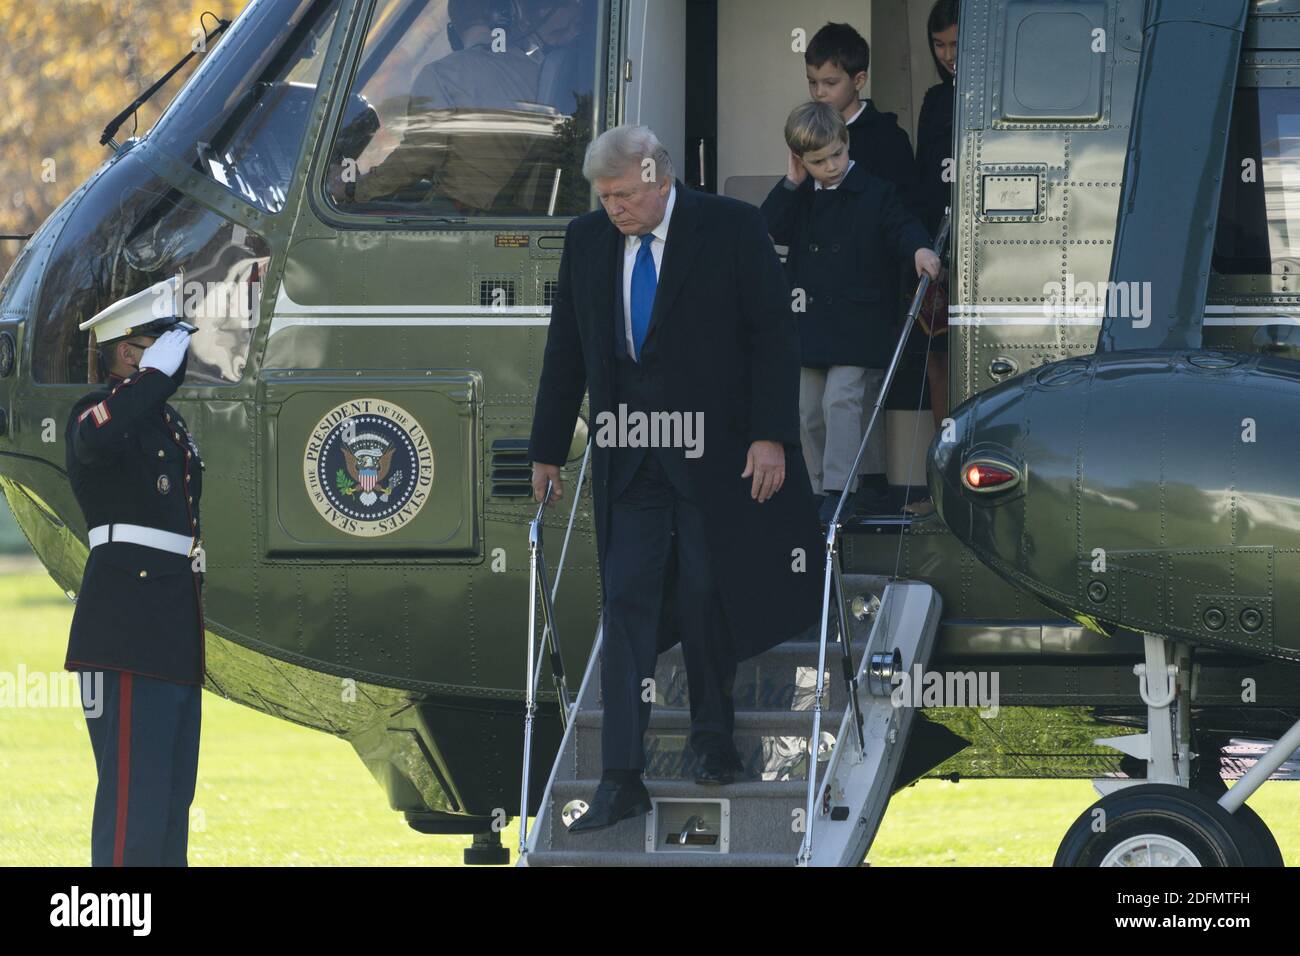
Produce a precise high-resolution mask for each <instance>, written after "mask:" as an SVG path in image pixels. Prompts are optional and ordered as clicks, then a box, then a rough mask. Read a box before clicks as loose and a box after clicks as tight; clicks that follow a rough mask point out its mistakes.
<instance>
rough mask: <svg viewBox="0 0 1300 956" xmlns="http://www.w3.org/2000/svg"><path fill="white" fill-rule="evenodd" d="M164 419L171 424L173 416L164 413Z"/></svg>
mask: <svg viewBox="0 0 1300 956" xmlns="http://www.w3.org/2000/svg"><path fill="white" fill-rule="evenodd" d="M163 418H165V419H167V421H169V422H170V421H171V420H172V416H171V414H170V413H168V412H163Z"/></svg>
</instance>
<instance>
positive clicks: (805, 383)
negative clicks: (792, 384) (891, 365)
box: [799, 365, 885, 494]
mask: <svg viewBox="0 0 1300 956" xmlns="http://www.w3.org/2000/svg"><path fill="white" fill-rule="evenodd" d="M884 379H885V371H884V369H878V368H859V367H858V366H856V365H832V366H831V367H830V368H828V369H819V368H804V369H800V370H799V440H800V441H801V442H802V443H803V457H804V462H805V463H806V464H807V465H808V477H809V479H811V481H812V487H813V491H814V492H815V493H816V494H822V493H823V492H824V491H825V490H826V489H827V488H829V489H831V490H833V491H843V490H844V485H845V482H847V481H849V479H850V475H849V471H850V469H852V467H853V459H854V457H855V456H856V455H857V453H858V445H860V444H861V443H862V433H863V431H864V430H865V429H866V427H867V420H868V419H869V418H870V417H871V412H870V409H871V406H872V405H874V404H875V401H876V396H877V395H879V394H880V386H881V385H883V384H884ZM884 470H885V416H884V414H883V411H882V414H881V415H880V418H879V419H878V420H877V421H876V427H875V428H874V429H872V432H871V441H869V442H868V443H867V450H866V452H865V453H864V454H863V456H862V464H861V466H860V467H859V468H858V472H859V474H863V475H870V474H877V473H883V472H884ZM852 477H853V486H852V488H851V489H850V490H851V491H856V490H857V484H858V482H857V477H856V476H852Z"/></svg>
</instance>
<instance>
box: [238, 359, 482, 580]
mask: <svg viewBox="0 0 1300 956" xmlns="http://www.w3.org/2000/svg"><path fill="white" fill-rule="evenodd" d="M482 388H483V386H482V381H481V379H480V377H479V376H478V375H477V374H476V373H474V372H460V371H446V370H442V371H435V370H408V371H398V370H379V371H375V370H370V371H367V370H363V369H357V370H351V369H338V370H332V371H329V372H321V371H319V370H283V371H280V370H277V371H271V372H264V373H263V375H262V378H261V383H260V396H259V405H260V409H259V414H258V421H259V429H258V436H257V441H258V457H259V459H260V460H259V467H258V474H259V480H260V481H261V482H262V484H263V488H262V489H261V491H260V493H259V495H258V497H259V498H260V499H261V500H262V501H263V502H264V503H265V504H264V508H265V510H264V512H263V520H262V530H263V546H264V553H265V554H266V555H267V556H269V557H278V556H285V557H291V556H295V555H317V556H331V555H337V556H339V557H347V558H348V559H349V560H356V559H358V558H364V557H365V556H368V555H375V556H377V557H388V556H397V555H409V556H412V557H420V556H440V557H441V556H445V557H448V558H461V559H475V558H477V557H478V556H479V554H480V551H481V540H482V536H481V534H480V532H479V510H480V509H479V498H480V491H479V484H480V481H479V478H480V476H479V474H478V462H479V458H480V452H479V444H480V434H479V432H480V408H481V401H482V398H481V396H482Z"/></svg>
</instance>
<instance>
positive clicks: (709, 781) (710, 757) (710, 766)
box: [695, 751, 740, 787]
mask: <svg viewBox="0 0 1300 956" xmlns="http://www.w3.org/2000/svg"><path fill="white" fill-rule="evenodd" d="M739 769H740V761H739V760H738V759H737V758H736V756H735V754H731V755H727V754H725V753H718V752H716V751H712V752H710V753H706V754H705V755H704V756H703V757H701V758H700V763H699V766H698V767H696V769H695V782H696V783H700V784H704V785H706V786H712V787H720V786H725V785H727V784H729V783H735V782H736V771H737V770H739Z"/></svg>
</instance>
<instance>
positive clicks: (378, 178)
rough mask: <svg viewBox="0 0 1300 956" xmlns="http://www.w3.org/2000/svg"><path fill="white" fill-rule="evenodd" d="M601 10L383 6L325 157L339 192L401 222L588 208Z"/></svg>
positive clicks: (404, 1)
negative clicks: (586, 165)
mask: <svg viewBox="0 0 1300 956" xmlns="http://www.w3.org/2000/svg"><path fill="white" fill-rule="evenodd" d="M603 9H604V3H603V0H380V2H379V3H378V4H377V5H376V9H375V13H374V16H373V18H372V20H371V24H370V29H369V32H368V34H367V37H366V44H365V48H364V50H363V52H362V56H361V61H360V64H359V66H358V70H357V74H356V78H355V79H354V81H353V85H352V90H351V95H350V96H349V98H348V100H347V102H346V105H345V107H344V113H343V117H342V120H341V122H340V125H339V130H338V134H337V136H336V137H335V140H334V145H333V149H332V150H331V153H330V158H329V162H328V164H327V169H326V173H325V191H326V193H327V195H328V197H329V200H330V201H331V202H332V203H333V205H334V206H335V207H336V208H337V209H339V210H340V211H342V212H347V213H359V214H372V215H385V214H387V215H389V216H393V215H400V216H413V217H425V216H427V217H440V216H447V217H457V218H459V217H468V216H573V215H578V214H580V213H583V212H586V211H587V210H588V209H590V208H591V190H590V188H589V186H588V185H587V183H586V181H585V180H584V179H583V178H582V159H583V155H584V153H585V151H586V148H587V144H588V143H589V142H591V138H592V135H593V131H594V126H595V110H594V103H595V100H596V91H597V90H598V89H600V88H601V85H600V83H599V80H598V76H599V72H598V71H600V70H602V69H603V66H604V62H603V57H602V56H600V55H598V52H599V51H600V50H601V45H600V33H601V30H600V24H601V22H602V17H601V13H602V11H603ZM412 78H414V79H412Z"/></svg>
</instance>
